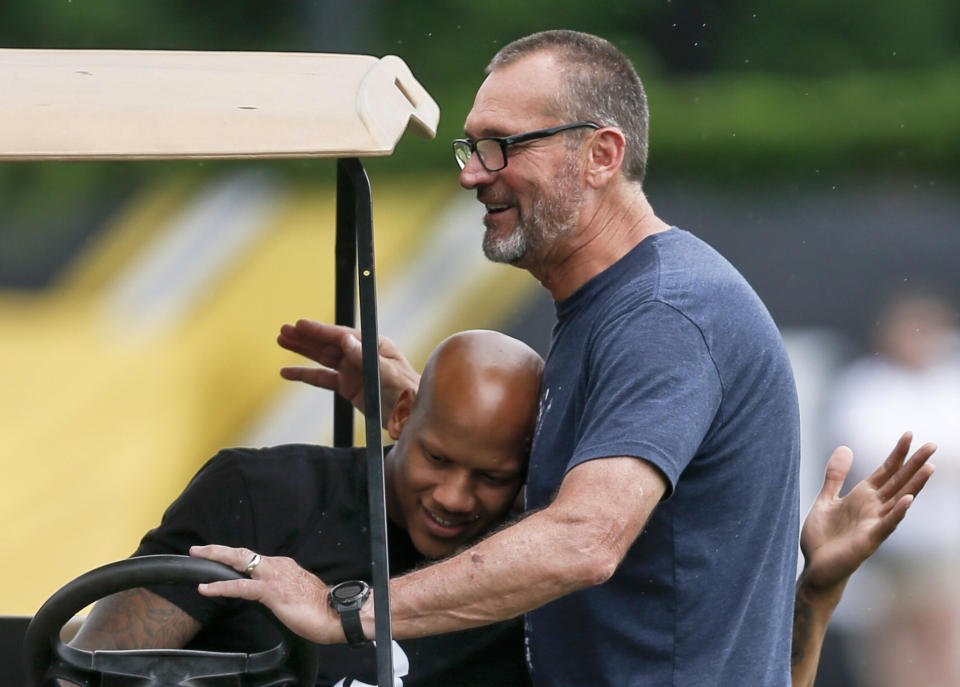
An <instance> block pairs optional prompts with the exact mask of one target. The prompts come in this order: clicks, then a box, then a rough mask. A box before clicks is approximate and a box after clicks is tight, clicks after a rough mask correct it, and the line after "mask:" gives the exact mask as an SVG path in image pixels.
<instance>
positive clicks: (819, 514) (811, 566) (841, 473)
mask: <svg viewBox="0 0 960 687" xmlns="http://www.w3.org/2000/svg"><path fill="white" fill-rule="evenodd" d="M912 439H913V435H912V434H911V433H910V432H906V433H905V434H904V435H903V436H901V437H900V440H899V441H898V442H897V445H896V446H895V447H894V449H893V451H892V452H891V453H890V455H889V456H888V457H887V459H886V460H885V461H884V462H883V464H882V465H880V467H878V468H877V469H876V470H874V472H873V474H871V475H870V476H869V477H867V478H866V479H864V480H863V481H861V482H859V483H858V484H857V485H856V486H854V487H853V489H851V490H850V493H848V494H847V495H846V496H844V497H843V498H839V494H840V489H841V488H842V487H843V482H844V480H845V479H846V477H847V474H848V473H849V472H850V466H851V464H852V463H853V454H852V453H851V451H850V449H848V448H847V447H845V446H841V447H840V448H838V449H836V450H835V451H834V452H833V455H832V456H831V457H830V461H829V462H828V463H827V472H826V476H825V477H824V481H823V488H822V489H821V490H820V494H819V495H818V496H817V499H816V501H815V502H814V504H813V507H812V508H811V509H810V513H809V515H807V519H806V521H805V522H804V525H803V530H802V532H801V534H800V549H801V551H802V552H803V557H804V561H805V565H804V570H803V580H804V583H805V584H806V585H807V586H809V587H810V588H812V589H820V590H826V589H828V588H830V587H833V586H836V585H838V584H842V583H845V582H846V579H847V578H848V577H849V576H850V575H851V574H853V572H854V571H855V570H856V569H857V568H858V567H859V566H860V564H861V563H863V561H865V560H866V559H867V558H868V557H869V556H870V555H871V554H872V553H873V552H874V551H876V550H877V547H879V546H880V544H881V543H882V542H883V541H884V540H885V539H886V538H887V537H888V536H890V534H891V533H892V532H893V531H894V529H896V527H897V525H898V524H899V523H900V521H901V520H903V518H904V516H905V515H906V514H907V508H909V507H910V504H911V503H912V502H913V499H914V498H915V497H916V495H917V494H918V493H919V492H920V490H921V489H923V486H924V485H925V484H926V483H927V480H928V479H929V478H930V475H932V474H933V465H932V464H930V463H927V460H928V459H929V458H930V456H932V455H933V453H934V451H936V448H937V447H936V445H935V444H924V445H923V446H921V447H920V448H919V449H917V451H916V452H915V453H914V454H913V456H911V457H910V460H908V461H907V462H906V463H905V462H904V458H905V457H906V455H907V452H908V451H909V450H910V442H911V441H912Z"/></svg>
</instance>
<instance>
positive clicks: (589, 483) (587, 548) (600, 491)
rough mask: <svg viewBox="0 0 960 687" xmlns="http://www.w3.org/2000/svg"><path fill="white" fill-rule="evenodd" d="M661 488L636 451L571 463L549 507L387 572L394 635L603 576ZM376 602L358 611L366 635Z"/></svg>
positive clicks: (495, 614)
mask: <svg viewBox="0 0 960 687" xmlns="http://www.w3.org/2000/svg"><path fill="white" fill-rule="evenodd" d="M611 483H614V484H617V485H619V487H618V490H613V489H611V488H610V486H609V485H610V484H611ZM663 491H664V483H663V481H662V478H661V477H660V476H659V474H658V473H655V472H654V470H653V468H651V467H649V466H648V465H647V464H645V463H643V462H642V461H640V460H638V459H635V458H609V459H604V460H598V461H591V462H590V463H587V464H583V465H581V466H578V467H577V468H574V470H572V471H571V473H570V474H569V475H568V478H567V480H565V482H564V485H563V487H562V488H561V490H560V493H559V495H558V496H557V499H556V501H555V502H554V503H553V504H552V505H551V506H550V507H548V508H546V509H545V510H542V511H539V512H537V513H534V514H532V515H530V516H528V517H527V518H525V519H523V520H521V521H520V522H517V523H515V524H513V525H511V526H510V527H508V528H506V529H504V530H501V531H500V532H498V533H496V534H494V535H493V536H491V537H489V538H488V539H486V540H484V541H482V542H480V543H478V544H476V545H475V546H473V547H471V548H469V549H467V550H466V551H464V552H462V553H461V554H459V555H457V556H455V557H453V558H450V559H448V560H446V561H443V562H441V563H438V564H436V565H433V566H429V567H427V568H423V569H421V570H418V571H416V572H414V573H411V574H409V575H405V576H403V577H400V578H396V579H394V580H392V581H391V585H390V589H391V604H390V606H391V613H392V620H393V631H394V636H396V637H397V638H399V639H404V638H411V637H420V636H425V635H432V634H438V633H443V632H451V631H455V630H460V629H465V628H469V627H475V626H479V625H485V624H488V623H492V622H496V621H498V620H504V619H506V618H511V617H515V616H517V615H519V614H521V613H524V612H526V611H529V610H531V609H534V608H537V607H539V606H541V605H543V604H545V603H547V602H549V601H552V600H554V599H557V598H559V597H561V596H564V595H566V594H569V593H571V592H574V591H576V590H579V589H583V588H586V587H589V586H592V585H597V584H601V583H603V582H604V581H606V580H607V579H609V577H610V576H611V575H612V574H613V573H614V571H615V570H616V568H617V565H618V564H619V563H620V561H621V560H622V559H623V556H624V555H625V554H626V551H627V550H628V549H629V547H630V545H631V544H632V543H633V541H634V539H635V538H636V536H637V535H638V534H639V532H640V530H641V529H642V528H643V525H644V523H645V522H646V520H647V518H648V517H649V515H650V512H651V511H652V510H653V508H654V507H655V506H656V504H657V503H658V502H659V500H660V497H661V496H662V494H663ZM614 492H616V495H612V494H614ZM372 610H373V604H372V603H368V604H366V605H365V606H364V609H363V612H362V614H361V617H362V619H363V622H364V629H365V632H366V633H367V636H373V613H372Z"/></svg>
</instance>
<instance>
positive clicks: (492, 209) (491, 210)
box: [484, 203, 510, 215]
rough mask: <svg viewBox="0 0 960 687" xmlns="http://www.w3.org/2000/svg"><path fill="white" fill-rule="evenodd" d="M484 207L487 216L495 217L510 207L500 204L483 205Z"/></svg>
mask: <svg viewBox="0 0 960 687" xmlns="http://www.w3.org/2000/svg"><path fill="white" fill-rule="evenodd" d="M484 207H486V208H487V213H488V214H491V215H496V214H498V213H501V212H504V211H506V210H509V209H510V206H509V205H506V204H500V203H497V204H492V205H485V206H484Z"/></svg>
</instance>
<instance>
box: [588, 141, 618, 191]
mask: <svg viewBox="0 0 960 687" xmlns="http://www.w3.org/2000/svg"><path fill="white" fill-rule="evenodd" d="M626 148H627V139H626V137H624V135H623V132H622V131H620V129H617V128H615V127H612V126H608V127H604V128H602V129H600V130H599V131H596V132H594V133H593V137H592V141H591V143H590V148H589V151H588V152H589V158H588V159H587V183H588V184H590V186H592V187H593V188H600V187H602V186H604V185H605V184H606V183H607V182H608V181H610V179H612V178H613V177H614V176H616V175H617V174H618V173H619V172H620V168H621V167H622V166H623V155H624V151H626Z"/></svg>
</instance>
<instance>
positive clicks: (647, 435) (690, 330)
mask: <svg viewBox="0 0 960 687" xmlns="http://www.w3.org/2000/svg"><path fill="white" fill-rule="evenodd" d="M588 355H589V362H588V365H589V368H588V369H589V370H590V374H589V375H588V376H587V378H586V382H585V383H586V385H587V389H586V394H585V398H586V401H585V407H584V413H583V420H582V425H581V432H580V436H579V438H578V441H577V445H576V448H575V449H574V452H573V456H572V458H571V460H570V463H569V464H568V466H567V469H568V470H569V469H570V468H572V467H574V466H575V465H578V464H580V463H583V462H585V461H588V460H593V459H595V458H605V457H612V456H635V457H638V458H642V459H644V460H646V461H648V462H650V463H652V464H653V465H655V466H656V467H657V468H659V469H660V470H661V471H662V472H663V474H664V475H665V476H666V478H667V480H668V482H669V489H668V492H669V493H672V490H673V487H674V486H675V485H676V483H677V480H678V478H679V476H680V473H681V472H682V471H683V469H684V468H685V467H686V466H687V464H688V463H689V462H690V460H691V459H692V458H693V456H694V455H695V454H696V452H697V449H698V447H699V446H700V444H701V442H702V440H703V438H704V436H706V433H707V431H708V430H709V428H710V426H711V424H712V423H713V421H714V418H715V416H716V413H717V409H718V408H719V406H720V400H721V395H722V389H721V384H720V378H719V374H718V372H717V368H716V366H715V365H714V362H713V359H712V358H711V356H710V352H709V350H708V348H707V345H706V342H705V341H704V338H703V335H702V333H701V331H700V329H699V328H698V327H697V326H696V325H695V324H694V323H693V322H691V321H690V320H689V319H688V318H687V317H686V316H684V315H683V314H682V313H681V312H679V311H678V310H677V309H675V308H674V307H672V306H670V305H668V304H666V303H663V302H660V301H653V302H648V303H644V304H642V305H640V306H639V307H634V308H632V309H630V310H628V311H626V312H625V313H624V314H622V315H620V316H619V317H614V318H611V319H610V320H609V321H608V322H607V324H606V326H605V327H604V329H603V330H602V331H599V332H597V335H596V336H595V337H594V338H593V340H592V342H591V345H590V348H589V351H588ZM668 495H669V494H668Z"/></svg>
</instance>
